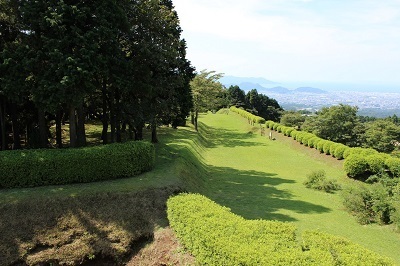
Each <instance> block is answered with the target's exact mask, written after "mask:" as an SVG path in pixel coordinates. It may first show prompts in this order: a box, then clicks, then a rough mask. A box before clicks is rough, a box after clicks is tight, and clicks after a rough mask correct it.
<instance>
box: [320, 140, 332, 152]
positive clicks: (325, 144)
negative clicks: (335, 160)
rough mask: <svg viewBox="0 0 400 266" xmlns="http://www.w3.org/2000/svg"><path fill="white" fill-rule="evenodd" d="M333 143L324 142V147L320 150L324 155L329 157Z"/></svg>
mask: <svg viewBox="0 0 400 266" xmlns="http://www.w3.org/2000/svg"><path fill="white" fill-rule="evenodd" d="M334 144H335V143H334V142H332V141H329V140H328V141H325V143H324V145H323V146H322V150H323V152H324V153H325V154H326V155H330V150H331V146H332V145H334Z"/></svg>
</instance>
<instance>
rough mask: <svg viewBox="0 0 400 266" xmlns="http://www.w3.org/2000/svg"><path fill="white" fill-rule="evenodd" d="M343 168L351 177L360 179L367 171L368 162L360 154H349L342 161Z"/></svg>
mask: <svg viewBox="0 0 400 266" xmlns="http://www.w3.org/2000/svg"><path fill="white" fill-rule="evenodd" d="M343 166H344V170H345V172H346V173H347V175H348V176H349V177H351V178H355V179H362V178H363V177H364V176H365V174H366V173H367V172H368V170H369V167H368V162H367V160H366V158H365V156H364V155H362V154H357V153H354V154H351V155H349V157H347V158H346V160H345V161H344V165H343Z"/></svg>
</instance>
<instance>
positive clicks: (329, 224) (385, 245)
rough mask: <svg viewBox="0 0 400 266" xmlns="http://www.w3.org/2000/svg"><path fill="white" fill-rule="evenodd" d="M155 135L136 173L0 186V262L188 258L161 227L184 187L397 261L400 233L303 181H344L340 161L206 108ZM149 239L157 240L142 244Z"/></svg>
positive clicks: (250, 215) (253, 215)
mask: <svg viewBox="0 0 400 266" xmlns="http://www.w3.org/2000/svg"><path fill="white" fill-rule="evenodd" d="M159 137H160V143H159V144H157V145H156V149H157V155H158V156H157V160H156V167H155V169H154V170H153V171H152V172H149V173H146V174H142V175H140V176H138V177H133V178H127V179H122V180H114V181H107V182H97V183H88V184H80V185H70V186H55V187H40V188H33V189H14V190H2V191H0V211H1V212H2V214H3V215H2V217H1V218H0V219H1V220H0V229H1V231H2V232H7V234H2V235H1V236H0V261H5V260H2V259H1V258H5V256H12V257H13V258H18V256H21V257H22V258H24V261H30V262H31V264H34V263H32V262H34V261H36V262H40V261H48V260H49V258H52V259H53V261H59V262H61V261H74V262H75V263H74V264H77V263H76V262H78V261H83V262H84V263H87V265H90V264H89V263H95V262H103V261H105V260H107V261H109V264H105V265H114V264H113V263H115V262H116V261H119V263H126V262H128V261H129V260H130V259H129V258H130V257H134V259H133V260H132V264H130V265H138V264H140V261H146V259H147V262H148V261H149V260H150V261H153V262H154V261H155V260H158V261H157V263H165V264H168V263H170V264H173V265H185V264H187V263H188V261H189V262H190V261H192V260H190V259H188V260H186V259H182V258H183V256H184V255H183V254H181V253H179V252H178V253H177V251H176V250H177V249H178V250H179V247H176V246H174V248H175V249H174V248H172V250H169V251H165V250H164V249H165V246H166V245H167V246H169V245H171V246H173V245H175V244H173V243H176V241H177V240H176V239H174V237H173V236H171V235H170V231H162V230H161V231H160V229H161V228H162V229H163V230H164V229H167V225H168V224H167V220H166V214H165V201H166V199H167V198H168V197H169V196H170V195H172V194H176V193H177V192H179V191H190V192H200V193H201V194H203V195H205V196H207V197H209V198H210V199H212V200H214V201H215V202H217V203H218V204H220V205H223V206H227V207H229V208H231V210H232V212H233V213H235V214H238V215H240V216H242V217H244V218H245V219H248V220H252V219H266V220H278V221H285V222H292V223H294V224H295V225H296V227H297V228H298V230H299V231H304V230H308V229H313V230H314V229H319V230H321V231H323V232H327V233H331V234H334V235H338V236H343V237H346V238H348V239H350V240H352V241H354V242H355V243H358V244H360V245H362V246H365V247H367V248H368V249H370V250H373V251H375V252H377V253H379V254H382V255H385V256H388V257H391V258H393V259H395V260H396V262H397V264H399V265H400V257H399V256H398V255H397V254H398V250H400V240H399V238H400V237H399V235H398V234H397V233H394V232H393V230H392V229H391V227H381V226H379V225H368V226H360V225H359V224H358V223H357V222H356V221H355V219H354V217H352V216H351V215H350V214H348V213H347V212H345V211H344V210H343V206H342V202H341V197H340V195H339V194H326V193H322V192H319V191H314V190H309V189H307V188H305V187H304V185H303V184H302V183H303V181H304V180H305V177H306V175H307V174H309V173H310V172H312V171H314V170H319V169H324V170H325V171H326V172H327V174H328V176H329V177H330V178H335V179H337V180H339V182H340V183H341V184H342V185H343V186H346V184H347V183H348V182H352V181H351V180H349V179H348V178H347V177H345V174H344V172H343V170H342V162H341V161H337V160H336V159H333V158H332V157H330V156H325V155H320V154H319V153H318V152H316V151H315V150H312V149H309V148H305V147H304V146H300V145H298V144H297V143H296V142H294V141H292V139H290V138H287V137H284V136H283V135H281V134H277V133H274V138H275V141H271V140H269V139H268V138H267V137H265V136H261V135H260V134H259V128H258V127H252V126H250V125H249V124H247V120H245V119H243V118H242V117H240V116H238V115H236V114H234V113H229V114H227V113H226V112H219V113H217V114H211V113H210V114H203V115H201V116H200V119H199V133H196V132H194V131H193V129H192V128H191V127H185V128H179V129H178V130H174V129H171V128H162V129H161V130H160V132H159ZM44 205H45V206H46V208H45V209H44V208H42V207H41V206H44ZM8 228H19V230H18V231H13V230H11V231H10V230H8ZM160 232H161V233H160ZM162 232H167V233H162ZM160 234H162V236H161V237H159V235H160ZM47 236H51V238H49V237H47ZM15 239H19V242H16V241H15ZM153 239H154V241H153ZM146 243H147V244H149V243H153V244H154V245H150V246H149V247H148V249H144V250H142V251H140V250H141V249H142V247H143V246H145V245H146ZM72 247H79V248H75V249H73V250H76V251H77V252H76V253H72V252H71V248H72ZM154 249H155V250H156V251H159V253H157V252H155V251H154ZM181 249H182V248H181ZM146 250H147V251H146ZM7 252H8V253H7ZM168 252H169V253H168ZM71 253H72V254H71ZM7 254H8V255H7ZM63 254H64V255H63ZM66 254H68V255H69V257H68V256H66ZM146 254H147V255H146ZM155 254H157V255H155ZM173 254H175V257H174V256H173ZM176 254H178V257H176ZM1 256H3V257H1ZM55 256H58V259H57V260H54V257H55ZM60 256H61V257H60ZM74 256H75V257H74ZM89 256H90V257H89ZM138 256H139V257H138ZM185 256H186V255H185ZM46 258H47V259H46ZM180 260H181V262H179V261H180ZM20 261H21V260H20ZM0 265H8V264H1V263H0Z"/></svg>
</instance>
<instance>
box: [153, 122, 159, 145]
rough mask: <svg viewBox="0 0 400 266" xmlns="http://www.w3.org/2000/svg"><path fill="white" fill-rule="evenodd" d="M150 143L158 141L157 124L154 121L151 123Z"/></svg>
mask: <svg viewBox="0 0 400 266" xmlns="http://www.w3.org/2000/svg"><path fill="white" fill-rule="evenodd" d="M151 143H158V138H157V124H156V123H155V122H153V124H152V125H151Z"/></svg>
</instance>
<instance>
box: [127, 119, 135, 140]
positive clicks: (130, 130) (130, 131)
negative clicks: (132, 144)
mask: <svg viewBox="0 0 400 266" xmlns="http://www.w3.org/2000/svg"><path fill="white" fill-rule="evenodd" d="M128 126H129V127H128V132H129V139H130V140H132V139H133V138H134V136H133V134H134V132H135V129H134V127H133V126H132V124H131V123H128Z"/></svg>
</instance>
